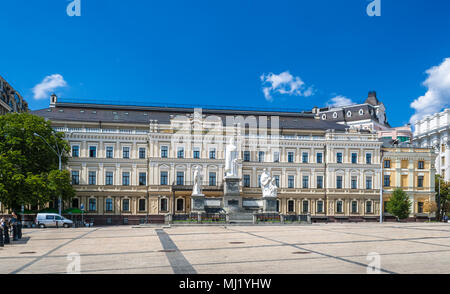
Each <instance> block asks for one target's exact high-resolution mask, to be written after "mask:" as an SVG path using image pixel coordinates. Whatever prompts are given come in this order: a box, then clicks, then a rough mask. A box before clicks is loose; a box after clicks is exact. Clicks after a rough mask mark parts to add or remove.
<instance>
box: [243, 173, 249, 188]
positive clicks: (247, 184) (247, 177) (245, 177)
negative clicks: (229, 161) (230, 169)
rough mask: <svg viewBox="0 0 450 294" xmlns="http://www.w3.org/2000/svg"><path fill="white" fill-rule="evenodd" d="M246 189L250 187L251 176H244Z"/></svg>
mask: <svg viewBox="0 0 450 294" xmlns="http://www.w3.org/2000/svg"><path fill="white" fill-rule="evenodd" d="M244 187H246V188H249V187H250V175H244Z"/></svg>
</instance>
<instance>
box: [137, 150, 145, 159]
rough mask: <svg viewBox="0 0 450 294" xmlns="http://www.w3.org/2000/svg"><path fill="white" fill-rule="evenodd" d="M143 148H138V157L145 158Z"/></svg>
mask: <svg viewBox="0 0 450 294" xmlns="http://www.w3.org/2000/svg"><path fill="white" fill-rule="evenodd" d="M145 151H146V150H145V148H143V147H141V148H139V159H145Z"/></svg>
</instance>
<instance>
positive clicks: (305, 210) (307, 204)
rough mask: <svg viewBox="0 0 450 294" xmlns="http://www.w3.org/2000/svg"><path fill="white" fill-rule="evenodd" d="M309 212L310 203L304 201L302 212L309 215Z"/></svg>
mask: <svg viewBox="0 0 450 294" xmlns="http://www.w3.org/2000/svg"><path fill="white" fill-rule="evenodd" d="M308 211H309V203H308V201H307V200H303V202H302V212H303V213H308Z"/></svg>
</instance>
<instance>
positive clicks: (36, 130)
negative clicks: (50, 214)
mask: <svg viewBox="0 0 450 294" xmlns="http://www.w3.org/2000/svg"><path fill="white" fill-rule="evenodd" d="M35 134H38V135H39V136H40V137H39V136H36V135H35ZM44 139H45V141H47V143H48V144H47V143H46V142H45V141H44ZM49 145H50V146H51V147H50V146H49ZM52 148H54V149H55V150H56V151H58V150H61V152H63V156H62V162H63V163H65V162H67V152H68V151H69V150H70V148H69V145H68V143H67V141H65V140H64V134H63V133H56V132H55V131H54V130H53V129H52V127H51V125H50V122H48V121H45V120H44V119H43V118H41V117H38V116H35V115H32V114H29V113H20V114H18V113H11V114H6V115H3V116H0V202H2V203H3V204H4V205H5V206H6V207H7V208H9V209H18V208H19V207H20V206H21V205H28V204H30V205H38V204H44V203H47V202H49V201H52V200H55V199H57V198H58V197H59V196H61V197H62V198H63V199H69V198H71V197H73V196H74V190H73V188H72V186H71V185H70V175H69V172H68V171H64V170H63V171H59V169H58V168H59V167H58V156H57V155H56V154H55V152H54V151H53V149H52Z"/></svg>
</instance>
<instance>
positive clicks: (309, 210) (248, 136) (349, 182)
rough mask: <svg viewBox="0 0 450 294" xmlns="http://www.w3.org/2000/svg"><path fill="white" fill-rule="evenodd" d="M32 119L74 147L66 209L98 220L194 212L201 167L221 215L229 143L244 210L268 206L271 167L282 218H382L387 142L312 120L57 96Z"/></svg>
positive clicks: (209, 208) (209, 206) (212, 208)
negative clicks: (265, 192) (265, 181)
mask: <svg viewBox="0 0 450 294" xmlns="http://www.w3.org/2000/svg"><path fill="white" fill-rule="evenodd" d="M33 114H35V115H39V116H42V117H45V118H47V119H49V120H51V122H52V124H53V127H54V129H55V130H56V131H59V132H64V133H65V137H66V139H67V140H68V141H69V143H70V146H71V154H70V159H69V162H68V164H67V166H66V167H65V168H67V169H68V170H69V171H70V172H71V175H72V184H73V185H74V187H75V189H76V192H77V195H76V197H75V198H74V199H73V200H72V203H65V207H66V208H67V207H80V206H81V205H82V204H83V205H84V207H85V210H86V213H87V215H88V216H89V217H91V218H94V219H95V220H96V222H97V223H100V224H102V223H106V224H112V223H113V224H116V223H118V222H119V221H120V220H121V219H123V218H124V217H126V219H127V220H135V221H141V222H142V221H144V219H145V218H147V217H149V218H150V220H152V219H154V220H161V217H163V216H165V215H184V214H189V213H190V212H191V210H192V209H191V194H192V184H193V171H194V168H196V167H201V170H202V176H203V179H202V187H203V193H204V194H205V199H206V200H205V210H206V212H219V211H221V210H222V209H223V207H224V203H223V197H224V187H223V179H224V165H225V154H224V153H225V152H224V151H225V146H226V144H227V142H229V140H230V138H233V139H235V140H236V142H237V146H238V157H237V166H238V171H237V174H238V177H239V179H240V181H239V194H240V200H239V205H240V207H241V212H243V213H246V212H247V213H252V212H256V211H260V210H261V208H262V199H261V195H262V192H261V188H260V183H259V181H260V176H261V174H262V173H263V171H264V170H267V171H268V172H269V173H270V175H271V176H272V178H273V179H274V181H275V183H276V185H277V186H278V198H277V211H278V212H279V213H281V214H283V215H287V216H289V215H306V214H310V215H311V217H312V218H313V219H317V220H321V219H328V220H359V221H364V220H367V221H368V220H377V219H378V217H379V214H380V196H381V193H382V192H383V190H382V185H383V183H382V182H383V177H382V175H381V173H382V170H381V163H382V144H383V142H381V141H379V140H378V137H377V134H376V133H374V132H369V131H364V130H350V129H349V128H348V126H345V125H342V124H337V123H335V122H331V121H327V120H321V119H317V117H316V116H315V115H314V114H307V113H300V112H274V111H254V110H253V111H246V110H226V109H192V108H182V107H142V106H123V105H100V104H82V103H74V102H70V101H62V100H60V101H58V99H57V97H56V96H53V97H52V98H51V103H50V107H49V108H47V109H41V110H37V111H34V112H33ZM395 155H396V153H392V154H390V156H393V158H394V159H395V158H396V157H395ZM421 158H422V157H421ZM394 159H393V160H394ZM423 160H425V161H426V160H429V158H427V157H423ZM394 161H395V162H397V159H395V160H394ZM427 164H430V162H429V161H427ZM427 167H430V165H427ZM385 173H386V171H385ZM428 176H430V174H428ZM427 181H430V179H428V180H427ZM392 183H395V182H392ZM413 185H414V184H413ZM430 185H431V182H430ZM428 192H430V191H428ZM415 195H416V194H414V195H413V197H416V196H415ZM428 196H429V195H428ZM414 201H416V202H420V201H418V200H416V199H415V200H414ZM418 211H419V210H418V208H417V207H416V206H415V207H414V208H413V209H412V211H411V215H412V216H415V215H416V214H417V213H418Z"/></svg>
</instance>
